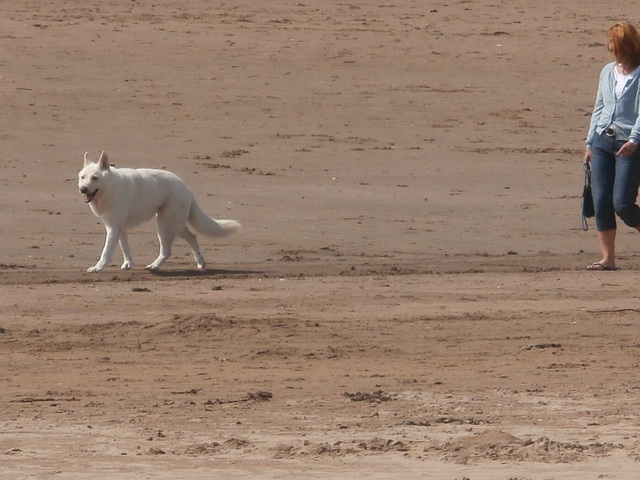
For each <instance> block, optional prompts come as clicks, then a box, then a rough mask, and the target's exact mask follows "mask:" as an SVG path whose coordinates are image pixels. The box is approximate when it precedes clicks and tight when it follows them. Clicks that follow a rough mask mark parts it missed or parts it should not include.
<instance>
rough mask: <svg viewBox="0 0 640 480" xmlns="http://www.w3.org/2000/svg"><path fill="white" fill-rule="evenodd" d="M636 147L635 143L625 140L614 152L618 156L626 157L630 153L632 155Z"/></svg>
mask: <svg viewBox="0 0 640 480" xmlns="http://www.w3.org/2000/svg"><path fill="white" fill-rule="evenodd" d="M636 147H637V145H636V144H635V143H633V142H627V143H625V144H624V145H622V147H620V150H618V153H616V155H617V156H618V157H622V158H628V157H630V156H631V155H633V152H635V151H636Z"/></svg>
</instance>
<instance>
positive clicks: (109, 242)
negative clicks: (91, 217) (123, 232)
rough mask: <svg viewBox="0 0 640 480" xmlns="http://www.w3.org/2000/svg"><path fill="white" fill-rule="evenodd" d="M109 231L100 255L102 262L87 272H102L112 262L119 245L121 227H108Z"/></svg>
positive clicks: (99, 261)
mask: <svg viewBox="0 0 640 480" xmlns="http://www.w3.org/2000/svg"><path fill="white" fill-rule="evenodd" d="M106 229H107V239H106V240H105V242H104V248H103V249H102V254H101V255H100V260H98V263H96V264H95V266H93V267H90V268H88V269H87V272H89V273H93V272H101V271H103V270H104V269H105V267H106V266H107V265H108V264H109V262H110V261H111V257H112V256H113V252H114V250H115V249H116V245H117V244H118V240H120V228H119V227H106Z"/></svg>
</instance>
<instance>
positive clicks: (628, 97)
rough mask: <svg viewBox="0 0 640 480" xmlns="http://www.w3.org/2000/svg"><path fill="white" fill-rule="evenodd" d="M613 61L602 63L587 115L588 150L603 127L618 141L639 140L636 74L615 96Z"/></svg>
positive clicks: (639, 92) (639, 109)
mask: <svg viewBox="0 0 640 480" xmlns="http://www.w3.org/2000/svg"><path fill="white" fill-rule="evenodd" d="M614 68H616V63H615V62H612V63H609V64H607V65H605V66H604V68H603V69H602V71H601V72H600V82H599V84H598V94H597V96H596V104H595V107H594V108H593V114H592V115H591V124H590V125H589V134H588V135H587V142H586V143H587V149H591V144H592V143H593V137H594V136H595V135H600V134H601V133H602V132H603V131H604V130H605V129H606V128H608V127H612V128H613V129H614V130H615V131H616V132H617V133H618V135H617V138H618V139H620V140H630V141H632V142H633V143H635V144H636V145H637V144H638V143H640V88H639V81H638V77H639V75H636V76H635V77H633V79H632V80H630V82H629V85H627V87H626V88H625V90H624V91H623V92H622V95H620V97H619V98H617V97H616V93H615V86H616V83H615V79H614V77H613V72H614V70H613V69H614Z"/></svg>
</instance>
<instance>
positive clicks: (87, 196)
mask: <svg viewBox="0 0 640 480" xmlns="http://www.w3.org/2000/svg"><path fill="white" fill-rule="evenodd" d="M98 190H100V189H99V188H96V189H95V190H94V191H93V192H90V191H89V190H88V189H86V188H81V189H80V193H81V194H82V196H83V197H84V202H85V203H89V202H91V201H92V200H93V199H94V198H95V196H96V193H98Z"/></svg>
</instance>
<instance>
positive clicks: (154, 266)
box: [144, 263, 160, 272]
mask: <svg viewBox="0 0 640 480" xmlns="http://www.w3.org/2000/svg"><path fill="white" fill-rule="evenodd" d="M144 268H146V269H147V270H149V271H150V272H157V271H158V270H160V267H159V266H158V265H155V264H153V263H152V264H151V265H147V266H146V267H144Z"/></svg>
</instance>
